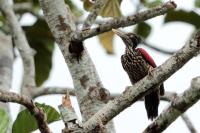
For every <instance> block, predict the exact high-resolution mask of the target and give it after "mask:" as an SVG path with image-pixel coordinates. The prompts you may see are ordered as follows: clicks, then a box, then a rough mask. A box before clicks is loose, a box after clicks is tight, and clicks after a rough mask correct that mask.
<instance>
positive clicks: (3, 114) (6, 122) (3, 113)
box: [0, 108, 9, 133]
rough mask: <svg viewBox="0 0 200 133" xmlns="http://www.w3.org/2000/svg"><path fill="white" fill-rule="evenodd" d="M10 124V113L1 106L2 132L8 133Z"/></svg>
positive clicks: (0, 131)
mask: <svg viewBox="0 0 200 133" xmlns="http://www.w3.org/2000/svg"><path fill="white" fill-rule="evenodd" d="M8 125H9V116H8V113H7V112H6V111H5V110H4V109H1V108H0V133H6V131H7V128H8Z"/></svg>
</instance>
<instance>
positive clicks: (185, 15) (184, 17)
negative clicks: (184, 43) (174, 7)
mask: <svg viewBox="0 0 200 133" xmlns="http://www.w3.org/2000/svg"><path fill="white" fill-rule="evenodd" d="M176 21H179V22H185V23H188V24H191V25H193V26H195V27H196V28H199V27H200V23H199V22H200V16H199V15H198V14H197V13H196V12H194V11H189V12H188V11H185V10H178V11H169V12H168V13H167V15H166V17H165V20H164V22H165V23H168V22H176Z"/></svg>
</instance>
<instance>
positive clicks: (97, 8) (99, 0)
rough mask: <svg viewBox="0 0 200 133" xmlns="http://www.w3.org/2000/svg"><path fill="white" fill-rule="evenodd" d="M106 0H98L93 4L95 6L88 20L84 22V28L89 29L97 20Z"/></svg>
mask: <svg viewBox="0 0 200 133" xmlns="http://www.w3.org/2000/svg"><path fill="white" fill-rule="evenodd" d="M104 3H105V1H104V0H96V1H95V3H94V4H93V8H92V11H91V13H90V14H89V15H88V17H87V18H86V20H85V21H84V23H83V28H82V29H89V28H90V27H91V25H92V24H93V23H94V21H95V20H96V17H97V16H98V14H99V12H100V10H101V8H102V6H103V5H104Z"/></svg>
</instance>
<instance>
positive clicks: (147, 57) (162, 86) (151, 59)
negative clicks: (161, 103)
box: [138, 48, 165, 96]
mask: <svg viewBox="0 0 200 133" xmlns="http://www.w3.org/2000/svg"><path fill="white" fill-rule="evenodd" d="M138 51H139V52H140V53H141V55H142V56H143V57H144V59H145V60H146V61H147V62H148V63H149V64H150V65H151V66H152V67H153V68H155V67H156V63H155V61H154V60H153V58H152V57H151V56H150V55H149V54H148V53H147V51H146V50H144V49H143V48H138ZM164 94H165V90H164V85H163V84H161V85H160V95H161V96H163V95H164Z"/></svg>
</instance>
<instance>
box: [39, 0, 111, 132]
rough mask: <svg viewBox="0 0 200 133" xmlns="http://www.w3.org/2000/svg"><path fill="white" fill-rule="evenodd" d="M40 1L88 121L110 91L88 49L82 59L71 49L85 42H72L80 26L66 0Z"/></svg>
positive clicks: (84, 119)
mask: <svg viewBox="0 0 200 133" xmlns="http://www.w3.org/2000/svg"><path fill="white" fill-rule="evenodd" d="M39 2H40V5H41V7H42V10H43V13H44V16H45V19H46V22H47V23H48V26H49V27H50V29H51V32H52V33H53V36H54V37H55V39H56V42H57V43H58V45H59V48H60V49H61V52H62V54H63V56H64V58H65V61H66V63H67V65H68V68H69V71H70V73H71V76H72V79H73V83H74V88H75V93H76V96H77V100H78V103H79V106H80V111H81V113H82V117H83V121H86V120H88V119H89V118H90V117H91V116H92V115H93V114H95V113H96V112H97V111H98V110H99V109H100V108H102V107H103V106H104V105H105V103H104V102H103V101H101V100H102V99H103V100H104V99H106V98H107V97H108V94H107V92H106V91H105V89H104V88H103V85H102V83H101V80H100V78H99V76H98V74H97V72H96V69H95V67H94V64H93V62H92V60H91V58H90V56H89V54H88V52H87V50H86V49H85V50H84V51H83V52H82V53H81V59H80V60H77V58H76V56H75V55H74V54H73V53H70V52H69V46H77V45H79V46H80V45H81V44H82V42H79V43H77V44H75V45H72V44H71V43H73V42H71V34H72V33H73V32H74V31H76V26H75V23H74V22H73V19H72V16H71V11H70V10H69V9H68V8H67V7H66V5H65V3H64V0H57V1H55V0H39ZM107 129H108V130H109V131H108V132H113V128H107Z"/></svg>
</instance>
